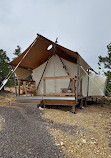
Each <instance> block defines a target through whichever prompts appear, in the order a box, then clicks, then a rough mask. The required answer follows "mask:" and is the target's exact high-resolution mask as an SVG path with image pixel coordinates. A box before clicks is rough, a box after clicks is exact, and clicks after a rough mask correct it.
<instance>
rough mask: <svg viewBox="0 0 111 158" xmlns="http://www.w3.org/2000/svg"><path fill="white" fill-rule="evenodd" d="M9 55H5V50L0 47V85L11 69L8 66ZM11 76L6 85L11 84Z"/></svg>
mask: <svg viewBox="0 0 111 158" xmlns="http://www.w3.org/2000/svg"><path fill="white" fill-rule="evenodd" d="M9 61H10V60H9V57H7V55H6V51H4V50H3V49H0V85H1V83H2V81H3V80H4V79H5V78H6V76H7V75H8V73H9V71H10V70H11V68H10V66H9V64H8V63H9ZM13 83H14V82H13V77H11V78H10V79H9V81H8V83H7V86H11V85H13Z"/></svg>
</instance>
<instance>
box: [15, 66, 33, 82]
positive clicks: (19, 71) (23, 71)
mask: <svg viewBox="0 0 111 158" xmlns="http://www.w3.org/2000/svg"><path fill="white" fill-rule="evenodd" d="M15 73H16V75H17V78H18V79H25V78H26V77H27V76H29V75H30V74H32V71H31V70H26V69H23V68H17V69H16V71H15Z"/></svg>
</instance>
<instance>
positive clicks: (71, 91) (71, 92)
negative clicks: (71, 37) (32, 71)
mask: <svg viewBox="0 0 111 158" xmlns="http://www.w3.org/2000/svg"><path fill="white" fill-rule="evenodd" d="M65 79H69V80H70V84H69V87H67V88H62V87H61V90H60V91H61V92H59V93H57V92H51V93H47V86H46V82H47V80H65ZM43 96H75V76H56V77H43Z"/></svg>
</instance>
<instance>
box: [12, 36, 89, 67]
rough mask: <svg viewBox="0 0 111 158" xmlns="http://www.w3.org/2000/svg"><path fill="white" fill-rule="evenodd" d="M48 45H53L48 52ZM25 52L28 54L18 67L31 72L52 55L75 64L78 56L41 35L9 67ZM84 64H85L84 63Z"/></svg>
mask: <svg viewBox="0 0 111 158" xmlns="http://www.w3.org/2000/svg"><path fill="white" fill-rule="evenodd" d="M50 45H53V47H52V48H51V49H50V50H48V47H49V46H50ZM54 47H55V50H54ZM27 52H28V54H27V55H26V56H25V58H24V59H23V60H22V62H21V63H20V65H19V67H21V68H26V69H32V70H33V69H35V68H37V67H39V66H40V65H42V64H43V63H44V62H46V61H47V60H48V59H49V58H51V56H52V55H53V53H56V54H57V55H59V56H60V57H62V58H63V59H66V60H68V61H70V62H72V63H77V58H78V56H80V55H79V54H78V53H77V52H74V51H72V50H69V49H67V48H65V47H63V46H61V45H59V44H57V43H54V42H53V41H51V40H49V39H47V38H45V37H43V36H42V35H40V34H37V38H36V39H35V40H34V42H33V43H32V44H31V45H30V46H29V47H28V48H27V49H26V50H25V51H24V52H23V53H22V54H21V55H20V56H18V57H17V58H16V59H14V60H13V61H11V62H10V65H14V66H16V65H17V64H18V63H19V62H20V61H21V59H22V58H23V56H24V55H25V54H26V53H27ZM84 62H85V61H84ZM85 64H87V63H86V62H85ZM87 66H88V68H90V66H89V65H88V64H87Z"/></svg>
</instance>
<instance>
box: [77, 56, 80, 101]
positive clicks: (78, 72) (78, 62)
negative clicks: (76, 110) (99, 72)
mask: <svg viewBox="0 0 111 158" xmlns="http://www.w3.org/2000/svg"><path fill="white" fill-rule="evenodd" d="M79 64H80V61H79V55H78V58H77V80H76V103H78V87H79V75H80V65H79Z"/></svg>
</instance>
